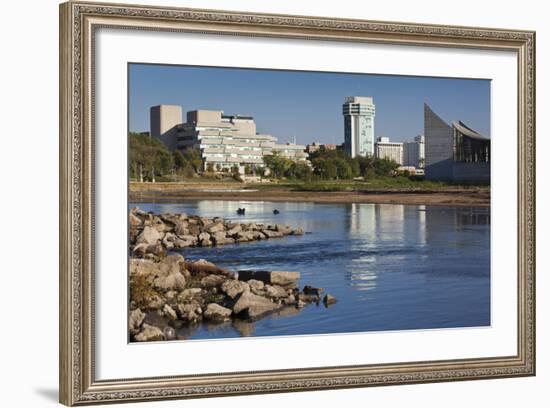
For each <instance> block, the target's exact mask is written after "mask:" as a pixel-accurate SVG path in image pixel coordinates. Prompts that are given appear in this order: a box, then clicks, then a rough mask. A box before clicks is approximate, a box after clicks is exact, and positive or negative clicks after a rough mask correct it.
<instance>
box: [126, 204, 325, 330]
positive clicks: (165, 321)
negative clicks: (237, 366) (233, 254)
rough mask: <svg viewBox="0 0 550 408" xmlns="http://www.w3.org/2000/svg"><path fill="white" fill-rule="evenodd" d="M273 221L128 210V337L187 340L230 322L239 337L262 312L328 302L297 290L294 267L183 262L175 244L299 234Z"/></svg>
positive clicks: (317, 292) (313, 290)
mask: <svg viewBox="0 0 550 408" xmlns="http://www.w3.org/2000/svg"><path fill="white" fill-rule="evenodd" d="M301 234H303V231H302V230H300V229H292V228H290V227H288V226H281V225H273V226H270V225H267V226H265V225H263V224H254V223H249V224H243V223H233V222H229V221H225V220H223V219H221V218H213V219H209V218H206V217H199V216H187V215H185V214H161V215H156V214H153V213H146V212H144V211H141V210H139V209H133V210H131V211H130V265H129V272H130V277H129V279H130V312H129V320H128V323H129V332H130V338H131V340H132V341H156V340H174V339H185V338H188V337H189V335H190V333H192V332H193V330H196V329H197V328H198V327H200V325H202V324H207V325H209V326H210V325H220V324H227V323H229V324H232V325H233V327H235V328H236V330H237V331H239V332H240V333H241V334H242V335H249V334H250V333H251V330H252V329H251V323H252V322H255V321H257V320H259V319H261V318H263V317H265V316H267V315H269V314H272V313H278V314H279V316H285V315H290V314H292V313H298V312H299V311H300V309H302V308H303V307H305V306H306V305H308V304H310V303H316V304H317V305H319V304H320V303H321V302H323V303H324V304H325V306H328V305H330V304H332V303H334V302H335V299H334V298H333V297H332V296H330V295H325V296H324V297H323V296H322V292H323V290H322V289H320V288H314V287H311V286H308V285H306V286H304V287H303V289H301V290H300V289H299V286H298V285H299V280H300V273H299V272H288V271H238V272H233V271H229V270H227V269H224V268H220V267H218V266H217V265H215V264H213V263H211V262H208V261H206V260H204V259H201V260H198V261H194V262H193V261H189V260H185V259H184V257H183V256H182V255H181V254H180V253H176V251H177V250H179V249H180V248H186V247H192V246H199V245H200V246H213V245H225V244H232V243H237V242H248V241H255V240H261V239H271V238H279V237H284V236H287V235H301Z"/></svg>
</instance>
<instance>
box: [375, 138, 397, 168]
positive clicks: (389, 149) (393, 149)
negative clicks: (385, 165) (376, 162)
mask: <svg viewBox="0 0 550 408" xmlns="http://www.w3.org/2000/svg"><path fill="white" fill-rule="evenodd" d="M375 155H376V157H377V158H379V159H390V160H393V161H395V162H396V163H397V164H399V165H402V164H403V143H398V142H390V138H389V137H379V138H378V141H377V142H376V146H375Z"/></svg>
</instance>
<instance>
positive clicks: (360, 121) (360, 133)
mask: <svg viewBox="0 0 550 408" xmlns="http://www.w3.org/2000/svg"><path fill="white" fill-rule="evenodd" d="M342 113H343V114H344V151H345V152H346V153H347V154H348V156H350V157H357V156H363V157H365V156H372V155H374V116H375V106H374V102H373V100H372V97H366V96H350V97H348V98H346V100H345V102H344V105H342Z"/></svg>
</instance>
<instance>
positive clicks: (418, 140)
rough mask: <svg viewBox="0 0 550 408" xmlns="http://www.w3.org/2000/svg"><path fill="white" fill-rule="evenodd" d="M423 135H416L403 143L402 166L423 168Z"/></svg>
mask: <svg viewBox="0 0 550 408" xmlns="http://www.w3.org/2000/svg"><path fill="white" fill-rule="evenodd" d="M424 161H425V156H424V135H418V136H416V137H415V138H414V141H412V142H404V143H403V166H407V167H415V168H417V169H423V168H424Z"/></svg>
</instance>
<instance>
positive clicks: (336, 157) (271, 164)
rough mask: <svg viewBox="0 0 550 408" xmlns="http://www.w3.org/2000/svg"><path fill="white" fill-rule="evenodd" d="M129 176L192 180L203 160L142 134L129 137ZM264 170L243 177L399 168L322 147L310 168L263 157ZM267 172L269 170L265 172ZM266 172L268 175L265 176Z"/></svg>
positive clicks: (376, 172) (360, 173)
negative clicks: (172, 149) (171, 177)
mask: <svg viewBox="0 0 550 408" xmlns="http://www.w3.org/2000/svg"><path fill="white" fill-rule="evenodd" d="M129 145H130V147H129V155H130V177H131V178H132V179H136V180H143V181H152V180H153V179H155V178H166V177H168V178H169V177H170V176H183V177H184V178H191V177H195V176H196V175H198V174H201V173H202V170H203V159H202V155H201V152H200V150H199V149H186V150H184V151H183V152H182V151H179V150H176V151H174V152H171V151H170V150H168V148H167V147H166V146H165V145H164V143H163V142H162V141H161V140H159V139H157V138H155V137H150V136H149V135H148V134H145V133H134V132H130V134H129ZM263 160H264V166H265V168H263V169H261V168H260V169H254V168H252V167H250V166H249V165H247V166H245V168H244V171H245V174H256V175H260V176H265V175H269V177H271V178H277V179H281V178H288V179H295V180H304V181H310V180H349V179H353V178H356V177H363V178H365V179H370V178H374V177H377V176H390V175H393V174H394V172H395V170H396V169H397V168H398V167H399V165H398V164H397V163H396V162H395V161H393V160H389V159H378V158H375V157H355V158H350V157H348V156H347V155H346V154H345V153H344V152H343V151H342V150H327V149H325V148H324V146H321V148H320V149H319V150H318V151H316V152H313V153H311V154H310V155H309V160H310V162H311V165H310V164H308V163H307V162H304V161H295V160H291V159H289V158H286V157H284V156H281V155H279V154H276V153H275V154H272V155H267V156H264V157H263ZM266 169H267V170H269V171H266ZM204 170H206V172H210V173H212V172H215V171H218V172H219V171H223V170H225V171H226V172H227V173H229V174H230V175H231V176H232V177H234V178H235V179H240V175H239V167H238V166H237V165H235V166H234V167H233V168H232V169H221V168H220V167H219V166H218V168H215V167H214V165H213V164H212V163H208V165H207V168H206V169H204ZM267 173H268V174H267Z"/></svg>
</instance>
